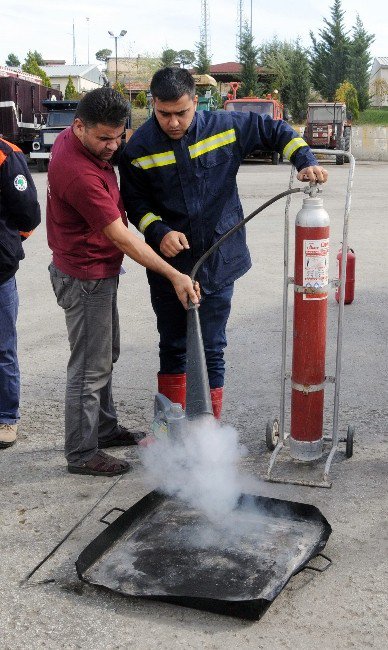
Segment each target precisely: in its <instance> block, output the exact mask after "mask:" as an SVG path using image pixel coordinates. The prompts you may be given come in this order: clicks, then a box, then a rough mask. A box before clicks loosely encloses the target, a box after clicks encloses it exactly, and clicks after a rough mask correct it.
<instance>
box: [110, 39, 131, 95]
mask: <svg viewBox="0 0 388 650" xmlns="http://www.w3.org/2000/svg"><path fill="white" fill-rule="evenodd" d="M126 33H127V32H126V30H125V29H122V30H121V32H120V34H118V35H117V36H115V35H114V33H113V32H108V34H109V36H112V38H114V39H115V60H116V86H117V83H118V80H119V75H118V71H117V41H118V39H119V38H121V37H122V36H125V34H126Z"/></svg>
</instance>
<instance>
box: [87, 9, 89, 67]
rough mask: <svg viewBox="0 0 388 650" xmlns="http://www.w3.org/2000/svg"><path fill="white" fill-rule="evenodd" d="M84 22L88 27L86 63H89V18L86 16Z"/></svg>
mask: <svg viewBox="0 0 388 650" xmlns="http://www.w3.org/2000/svg"><path fill="white" fill-rule="evenodd" d="M86 24H87V27H88V65H89V18H86Z"/></svg>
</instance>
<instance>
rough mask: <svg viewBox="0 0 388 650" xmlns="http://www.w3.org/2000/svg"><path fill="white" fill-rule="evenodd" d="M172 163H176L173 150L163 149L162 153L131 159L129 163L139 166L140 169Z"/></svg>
mask: <svg viewBox="0 0 388 650" xmlns="http://www.w3.org/2000/svg"><path fill="white" fill-rule="evenodd" d="M174 163H176V158H175V154H174V152H173V151H164V152H163V153H153V154H151V155H150V156H143V157H142V158H135V160H132V163H131V165H134V166H135V167H140V168H141V169H151V168H152V167H164V166H165V165H173V164H174Z"/></svg>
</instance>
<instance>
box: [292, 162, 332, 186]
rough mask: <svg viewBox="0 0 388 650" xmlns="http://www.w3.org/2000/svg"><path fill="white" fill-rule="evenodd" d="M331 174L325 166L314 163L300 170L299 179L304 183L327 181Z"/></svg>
mask: <svg viewBox="0 0 388 650" xmlns="http://www.w3.org/2000/svg"><path fill="white" fill-rule="evenodd" d="M328 176H329V174H328V172H327V170H326V169H324V167H320V166H319V165H314V166H312V167H305V168H304V169H301V170H300V172H298V175H297V179H298V181H302V182H303V183H309V182H310V183H326V181H327V178H328Z"/></svg>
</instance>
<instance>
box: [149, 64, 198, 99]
mask: <svg viewBox="0 0 388 650" xmlns="http://www.w3.org/2000/svg"><path fill="white" fill-rule="evenodd" d="M150 89H151V94H152V97H153V98H154V99H156V98H157V99H159V100H160V101H161V102H175V101H177V100H178V99H180V98H181V97H183V95H189V97H191V99H194V97H195V82H194V79H193V76H192V75H191V74H190V72H189V71H188V70H185V68H162V69H161V70H158V71H157V72H155V74H154V76H153V77H152V80H151V85H150Z"/></svg>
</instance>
